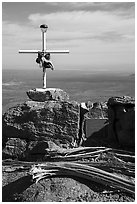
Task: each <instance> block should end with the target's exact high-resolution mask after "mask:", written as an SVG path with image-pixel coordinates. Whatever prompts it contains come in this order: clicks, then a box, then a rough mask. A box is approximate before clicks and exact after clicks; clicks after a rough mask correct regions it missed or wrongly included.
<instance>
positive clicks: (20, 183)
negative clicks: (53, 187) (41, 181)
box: [2, 176, 33, 202]
mask: <svg viewBox="0 0 137 204" xmlns="http://www.w3.org/2000/svg"><path fill="white" fill-rule="evenodd" d="M32 184H33V182H32V180H31V176H24V177H22V178H20V179H18V180H16V181H14V182H12V183H10V184H8V185H6V186H4V187H3V188H2V202H13V201H14V202H15V201H16V200H15V195H17V194H20V193H22V192H23V191H24V190H26V189H27V188H28V187H29V186H30V185H32Z"/></svg>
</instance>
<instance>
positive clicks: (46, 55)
mask: <svg viewBox="0 0 137 204" xmlns="http://www.w3.org/2000/svg"><path fill="white" fill-rule="evenodd" d="M40 28H41V31H42V50H19V53H26V54H28V53H37V54H38V58H37V59H36V62H37V63H39V64H40V66H41V67H42V68H43V88H44V89H45V88H47V85H46V69H47V68H51V69H52V70H53V64H52V62H51V61H50V53H52V54H66V53H69V50H47V49H46V31H47V29H48V26H47V25H45V24H43V25H41V26H40Z"/></svg>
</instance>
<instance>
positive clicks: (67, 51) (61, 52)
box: [19, 50, 69, 54]
mask: <svg viewBox="0 0 137 204" xmlns="http://www.w3.org/2000/svg"><path fill="white" fill-rule="evenodd" d="M38 52H40V53H44V54H45V53H51V54H67V53H69V50H46V51H42V50H19V53H24V54H33V53H38Z"/></svg>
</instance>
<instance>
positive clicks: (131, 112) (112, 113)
mask: <svg viewBox="0 0 137 204" xmlns="http://www.w3.org/2000/svg"><path fill="white" fill-rule="evenodd" d="M108 121H109V131H110V132H111V135H110V136H109V137H110V138H111V137H112V135H113V136H115V138H116V141H117V143H119V145H120V146H121V147H124V148H125V147H128V148H132V149H134V147H135V99H134V98H133V97H129V96H123V97H112V98H110V99H109V100H108Z"/></svg>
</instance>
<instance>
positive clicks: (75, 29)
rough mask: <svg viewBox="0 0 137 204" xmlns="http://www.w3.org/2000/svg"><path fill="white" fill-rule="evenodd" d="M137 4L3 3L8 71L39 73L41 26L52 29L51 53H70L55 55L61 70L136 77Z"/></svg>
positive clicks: (4, 44)
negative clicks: (29, 51)
mask: <svg viewBox="0 0 137 204" xmlns="http://www.w3.org/2000/svg"><path fill="white" fill-rule="evenodd" d="M134 9H135V4H134V2H133V3H132V2H131V3H130V2H122V3H120V2H115V3H114V2H111V3H103V2H102V3H91V2H81V3H80V2H79V3H78V2H77V3H76V2H73V3H72V2H70V3H69V2H64V3H61V2H49V3H48V2H39V3H36V2H3V3H2V43H3V45H2V54H3V56H2V59H3V62H2V64H3V69H5V68H24V69H25V68H27V69H31V68H35V67H37V64H36V63H35V59H36V54H18V50H19V49H41V31H40V28H39V26H40V25H41V24H47V25H48V27H49V28H48V31H47V48H48V49H69V50H70V54H66V55H61V54H60V55H59V54H58V55H55V54H54V55H52V56H51V59H52V62H53V63H54V66H55V68H57V69H83V70H88V69H90V70H91V71H92V70H94V69H97V71H100V70H101V71H103V70H109V71H117V72H118V71H122V70H123V71H125V72H126V71H131V72H134V60H135V59H134V58H135V57H134V54H135V48H134V46H135V30H134V29H135V11H134Z"/></svg>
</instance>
